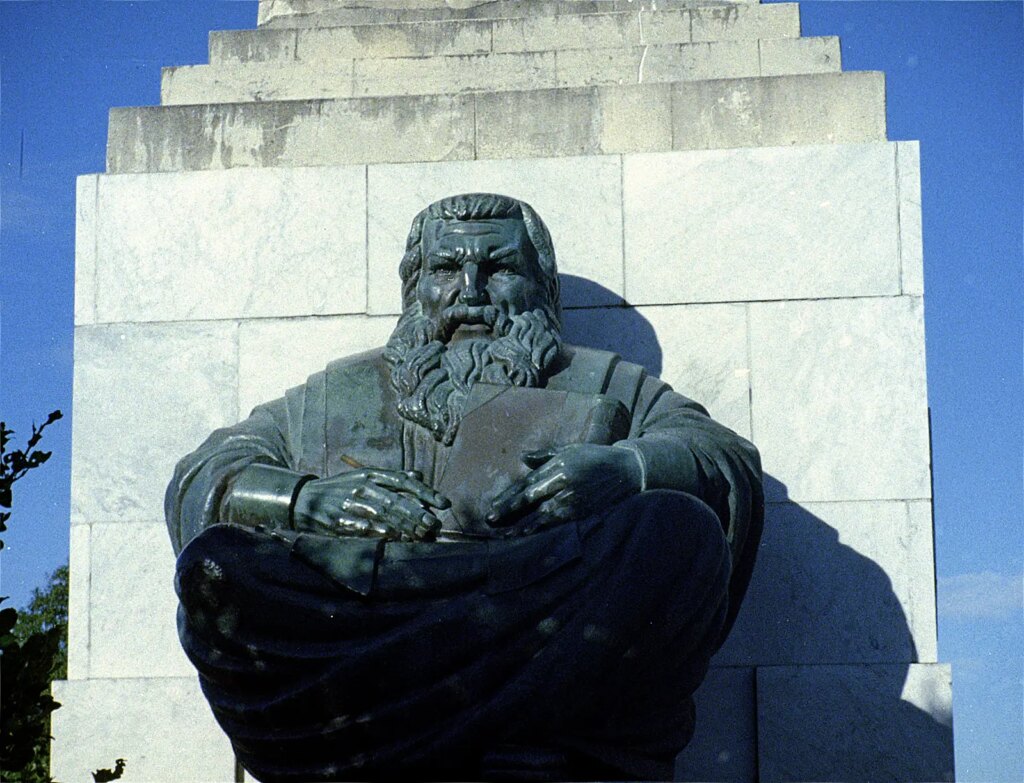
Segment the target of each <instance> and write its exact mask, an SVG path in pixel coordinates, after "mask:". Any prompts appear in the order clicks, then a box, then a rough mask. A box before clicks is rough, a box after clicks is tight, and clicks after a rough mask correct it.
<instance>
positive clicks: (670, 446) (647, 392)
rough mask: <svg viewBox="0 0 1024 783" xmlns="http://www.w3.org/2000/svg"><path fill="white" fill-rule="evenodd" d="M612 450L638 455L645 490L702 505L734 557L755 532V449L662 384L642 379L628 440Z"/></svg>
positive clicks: (759, 498)
mask: <svg viewBox="0 0 1024 783" xmlns="http://www.w3.org/2000/svg"><path fill="white" fill-rule="evenodd" d="M616 445H618V446H620V447H625V448H630V449H632V450H633V451H634V452H635V453H636V454H637V456H638V458H639V460H640V462H641V463H642V466H643V473H644V489H675V490H680V491H683V492H688V493H690V494H691V495H694V496H696V497H698V498H700V499H701V500H703V501H704V502H705V503H707V504H708V506H710V507H711V509H712V510H713V511H714V512H715V513H716V514H717V515H718V517H719V519H720V520H721V521H722V526H723V529H724V530H725V533H726V536H727V538H728V539H729V541H730V544H731V545H732V546H733V548H734V553H735V552H736V551H738V550H739V549H741V548H742V546H743V540H744V539H745V538H746V536H747V531H748V530H749V528H750V527H751V524H752V523H753V524H755V525H757V526H758V530H759V525H760V518H761V514H762V509H763V505H764V500H763V494H762V488H761V482H762V473H761V458H760V455H759V454H758V451H757V448H756V447H755V446H754V445H753V444H752V443H750V442H749V441H748V440H746V439H745V438H742V437H741V436H739V435H737V434H736V433H735V432H733V431H732V430H730V429H729V428H728V427H725V426H724V425H722V424H719V423H718V422H716V421H715V420H714V419H712V418H711V417H710V416H708V414H707V412H706V411H705V410H704V408H703V407H701V406H700V405H698V404H697V403H695V402H693V401H692V400H689V399H687V398H686V397H683V396H682V395H680V394H677V393H676V392H674V391H672V390H671V388H670V387H668V385H667V384H664V383H663V382H661V381H659V380H658V379H656V378H651V377H648V378H646V379H645V381H644V384H643V388H642V389H641V393H640V396H639V400H638V404H637V406H636V410H635V413H634V421H633V426H632V431H631V433H630V437H629V438H628V439H627V440H625V441H621V442H620V443H619V444H616Z"/></svg>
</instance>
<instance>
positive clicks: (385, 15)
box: [258, 0, 757, 28]
mask: <svg viewBox="0 0 1024 783" xmlns="http://www.w3.org/2000/svg"><path fill="white" fill-rule="evenodd" d="M709 1H710V2H712V3H714V2H716V0H709ZM756 1H757V0H734V1H733V2H730V3H729V5H728V6H726V8H730V10H732V9H735V8H737V7H738V6H746V5H748V4H753V3H755V2H756ZM692 5H693V2H692V0H640V2H637V0H541V1H536V0H530V2H522V0H455V2H452V3H448V2H447V0H406V1H405V2H403V0H355V1H354V2H348V1H347V0H260V5H259V14H258V23H259V25H260V27H264V26H267V27H299V28H311V27H331V26H337V25H348V24H361V25H362V24H380V23H390V22H415V21H444V20H450V19H478V18H479V19H492V18H506V17H508V18H515V17H522V16H532V15H540V16H563V15H574V14H594V13H614V12H628V13H637V12H638V11H639V10H644V11H652V10H654V9H655V8H657V9H660V10H678V9H682V8H689V7H692ZM718 7H719V8H721V6H718ZM735 16H736V14H735V11H733V14H732V17H735ZM728 21H729V17H727V18H726V22H728Z"/></svg>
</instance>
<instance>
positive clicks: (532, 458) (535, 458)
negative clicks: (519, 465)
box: [521, 449, 556, 468]
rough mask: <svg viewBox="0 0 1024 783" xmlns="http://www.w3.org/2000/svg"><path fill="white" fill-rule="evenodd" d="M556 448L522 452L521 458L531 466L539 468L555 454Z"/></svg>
mask: <svg viewBox="0 0 1024 783" xmlns="http://www.w3.org/2000/svg"><path fill="white" fill-rule="evenodd" d="M555 453H556V449H541V450H540V451H527V452H524V454H523V456H522V457H521V459H522V460H523V462H525V463H526V464H527V465H529V466H530V467H531V468H539V467H540V466H541V465H543V464H544V463H545V462H547V461H548V460H549V459H551V458H552V457H553V456H555Z"/></svg>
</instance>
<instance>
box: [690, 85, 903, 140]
mask: <svg viewBox="0 0 1024 783" xmlns="http://www.w3.org/2000/svg"><path fill="white" fill-rule="evenodd" d="M672 90H673V92H672V118H673V124H672V128H673V139H674V142H673V143H674V147H675V149H705V148H715V147H758V146H783V145H792V144H847V143H853V142H862V141H885V79H884V75H883V74H882V73H880V72H871V71H862V72H849V73H834V74H807V75H791V76H784V77H762V78H758V79H737V80H732V81H730V80H718V81H705V82H681V83H678V84H675V85H673V88H672Z"/></svg>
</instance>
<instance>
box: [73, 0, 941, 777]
mask: <svg viewBox="0 0 1024 783" xmlns="http://www.w3.org/2000/svg"><path fill="white" fill-rule="evenodd" d="M654 5H655V4H653V3H649V2H641V1H640V0H636V2H627V1H626V0H621V1H618V0H617V1H616V2H611V1H609V2H584V1H583V0H560V1H558V2H540V1H532V2H516V3H511V2H505V0H495V1H494V2H482V1H481V0H447V2H442V1H441V0H407V1H406V2H401V1H400V0H384V1H383V2H373V3H370V2H342V1H341V0H263V2H261V4H260V23H261V24H260V27H259V29H257V30H251V31H230V32H215V33H213V34H212V35H211V39H210V63H209V64H208V65H195V66H184V67H174V68H168V69H166V70H165V72H164V76H163V92H162V95H163V105H161V106H156V107H141V108H130V109H114V110H112V112H111V117H110V135H109V142H108V165H107V171H106V172H105V173H102V174H92V175H87V176H83V177H81V178H80V179H79V184H78V231H77V259H76V262H77V276H76V280H77V292H76V304H75V313H76V323H77V327H76V367H75V398H74V447H73V449H74V453H73V476H72V495H73V497H72V520H71V522H72V536H71V616H70V621H71V629H70V634H71V635H70V650H69V657H70V660H69V670H68V671H69V679H68V680H67V681H66V682H61V683H58V684H57V685H56V686H55V690H56V692H57V698H58V700H59V701H61V702H62V703H63V704H64V707H63V708H62V709H61V710H59V711H58V712H57V713H55V717H54V725H53V733H54V736H55V740H54V745H53V774H54V775H55V776H56V777H57V778H59V779H60V780H62V781H65V783H73V782H74V781H78V780H86V779H87V774H88V773H87V771H88V770H90V769H95V768H96V767H97V766H98V765H100V764H108V763H109V762H110V760H111V759H112V758H114V757H124V758H126V759H128V762H129V767H128V775H127V776H126V780H127V779H133V780H147V781H162V780H166V781H200V780H203V781H223V782H224V783H226V782H227V781H230V780H234V779H235V764H234V759H233V757H232V754H231V750H230V746H229V744H228V742H227V740H226V739H225V738H224V736H223V735H222V734H221V733H220V731H219V729H218V728H217V726H216V724H215V723H214V722H213V720H212V717H211V716H210V713H209V709H208V708H207V706H206V704H205V702H204V701H203V700H202V697H201V695H200V694H199V691H198V688H197V686H196V682H195V675H194V672H193V671H192V669H191V666H190V665H189V663H188V661H187V660H186V659H185V657H184V655H183V654H182V652H181V650H180V648H179V646H178V642H177V638H176V633H175V623H174V610H175V604H176V599H175V597H174V593H173V589H172V575H173V557H172V554H171V548H170V544H169V542H168V541H167V535H166V532H165V530H164V526H163V521H162V495H163V490H164V487H165V486H166V483H167V481H168V480H169V478H170V475H171V472H172V469H173V466H174V463H175V462H176V461H177V459H178V458H180V457H181V456H182V455H184V454H185V453H187V452H188V451H190V450H192V449H193V448H194V447H195V446H196V445H198V443H199V442H200V441H201V440H202V439H203V438H204V437H205V436H206V434H208V433H209V431H210V430H212V429H214V428H215V427H218V426H222V425H225V424H228V423H231V422H234V421H237V420H238V419H239V418H241V417H244V416H245V415H246V413H247V412H248V410H249V409H250V408H251V407H252V406H253V405H255V404H256V403H258V402H260V401H263V400H266V399H270V398H273V397H277V396H279V395H280V394H281V393H282V392H283V391H284V390H285V389H286V388H287V387H289V386H291V385H294V384H296V383H299V382H302V381H303V380H304V379H305V377H306V375H307V374H308V373H310V372H313V371H315V370H318V369H321V368H322V367H323V365H324V364H325V363H326V361H327V360H329V359H331V358H334V357H338V356H342V355H346V354H350V353H354V352H356V351H360V350H364V349H368V348H371V347H374V346H377V345H380V344H381V343H383V342H384V341H385V340H386V338H387V336H388V335H389V334H390V331H391V329H392V327H393V325H394V322H395V316H396V314H397V312H398V309H399V296H398V276H397V268H398V262H399V260H400V258H401V255H402V250H403V242H404V238H405V234H406V231H407V229H408V222H409V221H410V220H411V218H412V216H413V215H414V214H415V212H416V211H418V210H419V209H420V208H421V207H422V206H424V205H425V204H427V203H428V202H430V201H432V200H434V199H436V198H439V197H441V196H444V195H449V194H451V193H455V192H460V191H470V190H489V191H496V192H502V193H507V194H508V195H511V196H515V197H517V198H521V199H524V200H526V201H528V202H530V203H531V204H533V205H534V206H535V207H536V208H537V209H538V210H539V212H540V213H541V214H542V215H543V216H544V219H545V221H546V222H547V224H548V226H549V227H550V229H551V232H552V234H553V237H554V242H555V247H556V249H557V251H558V256H559V263H560V267H561V271H562V272H563V275H564V279H563V286H562V290H563V296H564V304H565V306H566V319H565V320H566V325H567V327H566V331H567V334H566V338H567V339H568V340H569V341H570V342H578V343H582V344H587V345H593V346H596V347H602V348H607V349H611V350H615V351H617V352H619V353H620V354H622V355H623V356H625V357H626V358H627V359H630V360H632V361H636V362H639V363H642V364H644V365H646V366H647V367H648V368H649V369H650V370H652V371H654V372H655V373H657V374H659V375H661V376H662V377H663V378H665V379H666V380H668V381H669V382H670V383H671V384H672V385H673V386H674V387H675V388H676V389H678V390H680V391H681V392H682V393H684V394H686V395H687V396H690V397H692V398H694V399H697V400H699V401H701V402H702V403H704V404H705V405H706V406H707V407H708V408H709V409H710V411H711V413H712V415H713V416H714V417H715V418H717V419H718V420H719V421H722V422H723V423H725V424H726V425H727V426H729V427H731V428H733V429H735V430H736V431H737V432H739V433H741V434H743V435H744V436H746V437H749V438H751V439H752V440H753V441H754V442H755V443H756V444H757V445H758V447H759V448H760V450H761V453H762V455H763V459H764V467H765V470H766V472H767V473H768V474H769V476H768V484H767V487H766V489H767V492H768V502H769V505H768V515H767V521H766V527H765V535H764V540H763V542H762V545H761V552H760V554H759V560H758V565H757V568H756V570H755V573H754V577H753V581H752V584H751V588H750V593H749V596H748V598H747V601H746V603H745V605H744V608H743V610H742V611H741V613H740V616H739V619H738V622H737V624H736V627H735V630H734V631H733V634H732V636H731V637H730V639H729V641H728V642H727V644H726V645H725V646H724V647H723V649H722V650H721V651H720V653H719V655H718V656H717V657H716V659H715V661H714V664H713V666H714V668H713V669H712V671H711V672H710V674H709V676H708V678H707V680H706V682H705V684H704V686H703V687H702V688H701V690H700V691H699V692H698V698H697V707H698V730H697V735H696V737H695V738H694V741H693V743H692V744H691V745H690V747H688V748H687V749H686V750H685V751H684V752H683V753H682V754H681V756H680V758H679V760H678V767H677V771H678V776H679V778H680V779H681V780H715V781H717V780H722V781H754V780H760V781H776V780H778V781H783V780H785V781H797V780H848V781H850V780H865V781H866V780H876V779H900V780H944V779H950V778H951V776H952V771H953V761H952V729H951V707H950V703H951V686H950V673H949V668H948V667H947V666H944V665H941V664H938V663H937V662H936V621H935V591H934V566H933V543H932V540H933V536H932V523H931V494H930V481H929V468H930V465H929V434H928V408H927V394H926V382H925V364H924V328H923V317H924V308H923V298H922V297H923V290H922V272H921V269H922V258H921V235H920V185H919V179H920V174H919V165H918V149H917V144H916V143H915V142H890V141H887V140H886V134H885V102H884V81H883V77H882V75H881V74H877V73H848V72H843V71H842V70H841V67H840V56H839V43H838V41H837V40H836V39H833V38H823V39H814V38H801V37H800V34H799V33H800V28H799V12H798V8H797V6H796V5H795V4H778V5H775V4H773V5H764V6H761V5H758V4H756V3H737V4H728V5H725V4H709V5H702V4H699V3H698V4H693V3H681V2H658V3H657V4H656V6H657V10H654V7H653V6H654ZM709 346H713V350H711V349H709Z"/></svg>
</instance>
